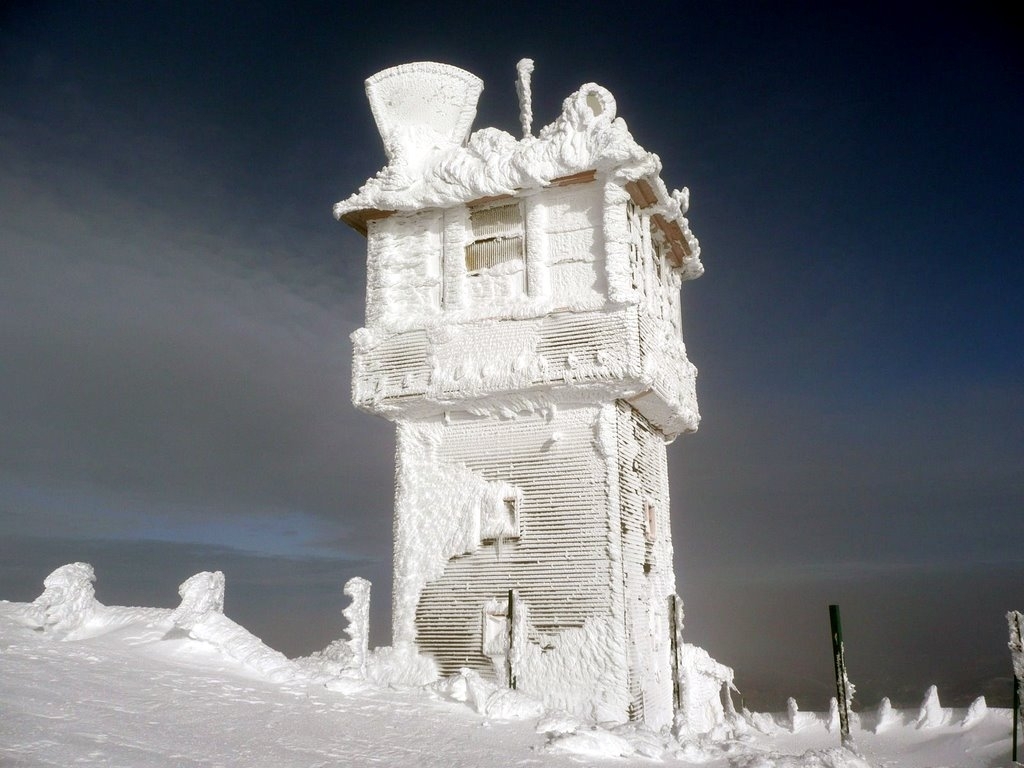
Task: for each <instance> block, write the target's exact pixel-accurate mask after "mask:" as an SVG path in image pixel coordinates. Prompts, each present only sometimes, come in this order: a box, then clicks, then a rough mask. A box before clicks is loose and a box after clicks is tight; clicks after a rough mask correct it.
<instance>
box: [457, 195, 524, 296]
mask: <svg viewBox="0 0 1024 768" xmlns="http://www.w3.org/2000/svg"><path fill="white" fill-rule="evenodd" d="M469 225H470V237H471V240H470V241H469V243H468V244H467V245H466V273H467V275H468V276H469V277H470V279H474V280H480V281H487V280H490V281H497V282H500V283H502V284H504V285H505V288H504V290H498V291H497V292H496V293H495V294H494V295H508V294H511V295H522V294H524V293H525V292H526V230H525V227H524V224H523V204H522V202H521V201H519V200H515V201H513V202H511V203H509V202H505V203H501V204H499V205H490V206H487V207H485V208H475V209H473V210H471V211H470V212H469Z"/></svg>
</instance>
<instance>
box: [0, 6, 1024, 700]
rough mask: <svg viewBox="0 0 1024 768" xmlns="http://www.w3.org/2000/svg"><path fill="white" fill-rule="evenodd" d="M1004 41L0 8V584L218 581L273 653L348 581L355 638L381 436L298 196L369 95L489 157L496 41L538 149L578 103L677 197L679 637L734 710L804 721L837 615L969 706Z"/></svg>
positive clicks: (379, 474)
mask: <svg viewBox="0 0 1024 768" xmlns="http://www.w3.org/2000/svg"><path fill="white" fill-rule="evenodd" d="M1020 37H1021V27H1020V25H1019V22H1012V21H1011V20H1010V19H1009V18H1008V17H1007V16H1004V15H1000V13H999V12H997V11H996V10H994V8H990V7H988V6H986V5H985V4H978V3H974V4H970V5H967V4H964V5H961V6H958V7H950V8H946V9H944V10H942V9H936V8H930V9H928V10H927V13H923V12H918V11H917V10H915V8H914V7H913V6H912V5H907V4H895V5H893V4H887V5H881V4H879V5H874V4H867V3H858V4H856V5H852V6H850V7H849V8H847V9H838V10H837V9H833V8H828V7H826V4H820V3H819V4H806V5H803V4H784V5H783V4H779V5H774V6H769V5H767V4H734V3H716V4H707V5H705V4H696V3H664V4H662V3H645V4H638V5H636V6H628V5H627V6H623V5H621V4H620V5H615V6H610V5H603V4H595V3H587V4H583V3H567V4H562V5H560V6H558V7H557V8H555V7H552V6H551V5H550V4H548V5H541V6H532V5H530V4H516V5H507V6H485V5H477V6H474V7H472V8H465V9H463V8H456V7H454V6H453V7H451V8H448V7H444V6H438V5H431V6H427V5H424V6H423V7H422V8H419V9H416V10H412V11H410V10H403V11H402V12H401V13H400V12H399V11H398V10H397V8H389V6H387V4H377V5H374V6H372V7H366V8H364V7H361V6H353V5H351V4H348V5H346V6H345V7H341V6H340V5H338V4H319V3H298V4H292V3H272V2H263V3H260V2H257V3H247V4H244V5H241V4H240V5H237V6H229V5H226V4H225V5H216V6H214V7H208V4H202V3H104V2H99V3H74V2H72V3H21V4H17V5H12V6H7V7H5V10H3V11H0V103H2V104H3V109H2V110H0V424H3V429H2V430H0V548H2V554H3V557H2V558H0V597H3V598H8V599H30V598H32V597H34V596H35V594H37V593H38V591H39V590H40V585H41V582H42V579H43V577H44V576H45V575H46V574H47V573H48V572H49V570H51V569H52V568H53V567H56V566H57V565H59V564H61V563H62V562H66V561H68V560H90V561H91V562H93V564H94V565H95V566H96V569H97V574H98V577H99V581H98V585H97V590H98V594H99V597H100V599H101V600H104V601H106V602H110V603H135V604H144V605H174V604H175V602H176V599H177V596H176V587H177V585H178V584H179V583H180V582H181V581H184V579H185V578H186V577H187V576H189V575H191V573H193V572H194V571H196V570H201V569H204V568H221V569H223V570H225V572H226V574H227V584H228V596H227V607H228V611H229V613H231V614H232V615H233V616H234V617H235V618H237V619H239V620H240V621H242V622H243V623H245V624H246V625H247V626H250V627H251V628H253V629H254V630H255V631H256V632H257V633H258V634H261V635H262V636H263V637H264V639H266V640H267V641H268V642H270V643H271V644H272V645H275V646H276V647H279V648H281V649H283V650H285V651H287V652H290V653H299V652H306V651H310V650H314V649H316V648H318V647H322V646H323V645H325V644H326V643H327V642H328V641H330V640H331V639H333V637H335V636H337V635H338V634H339V633H340V630H341V626H342V621H341V619H340V615H339V614H340V609H341V608H342V607H343V604H344V601H343V599H342V597H341V594H340V590H341V585H342V583H343V581H344V579H346V578H348V577H349V576H353V575H363V576H366V577H368V578H370V579H371V580H372V581H373V582H374V584H375V590H376V591H375V598H374V619H375V625H374V633H375V639H376V640H377V642H379V643H383V642H386V637H387V626H386V622H387V611H388V599H387V590H388V588H389V581H390V576H389V574H388V572H389V568H390V565H389V562H390V514H391V504H392V466H393V437H392V430H391V426H390V425H389V424H387V423H386V422H384V421H380V420H376V419H373V418H371V417H369V416H366V415H363V414H359V413H357V412H355V410H354V409H353V408H352V407H351V405H350V404H349V401H348V387H349V373H348V368H349V363H350V348H349V342H348V334H349V333H351V332H352V331H353V330H354V329H355V328H357V327H358V326H359V324H360V322H361V318H362V311H363V306H362V294H363V289H364V274H363V265H364V258H365V253H364V244H363V241H362V239H361V238H360V237H359V236H358V235H357V234H356V233H354V232H352V231H349V230H348V229H347V228H346V227H344V226H343V225H341V224H339V223H337V222H336V221H334V220H333V218H332V217H331V214H330V211H331V206H332V204H333V203H334V202H335V201H337V200H339V199H342V198H344V197H347V196H348V195H349V194H350V193H351V192H353V191H354V190H355V189H357V188H358V187H359V186H360V185H361V184H362V182H363V181H365V179H366V178H368V177H369V176H371V175H372V174H373V173H375V172H376V170H377V169H378V168H379V167H380V166H381V165H383V163H384V161H385V158H384V153H383V149H382V147H381V144H380V139H379V137H378V136H377V133H376V130H375V128H374V126H373V121H372V117H371V115H370V111H369V108H368V105H367V103H366V101H365V97H364V94H363V90H362V83H363V80H364V79H365V78H366V77H367V76H369V75H371V74H373V73H374V72H376V71H378V70H380V69H383V68H385V67H388V66H392V65H394V64H399V63H403V62H406V61H414V60H440V61H445V62H447V63H451V64H454V65H457V66H460V67H463V68H465V69H468V70H469V71H471V72H473V73H475V74H476V75H478V76H480V77H481V78H483V80H484V82H485V91H484V94H483V96H482V98H481V101H480V109H479V113H478V118H477V121H476V127H477V128H479V127H484V126H490V125H494V126H496V127H499V128H503V129H505V130H508V131H510V132H512V133H515V132H517V129H518V124H517V117H518V111H517V105H516V101H515V93H514V88H513V82H514V78H515V64H516V61H517V60H518V59H519V58H521V57H523V56H530V57H532V58H533V59H534V60H535V61H536V64H537V69H536V72H535V74H534V80H533V90H534V114H535V126H537V127H539V126H540V125H542V124H544V123H547V122H550V121H551V120H553V119H554V117H555V116H556V115H557V113H558V110H559V105H560V103H561V100H562V99H563V98H565V97H566V96H567V95H569V93H571V92H572V91H574V90H575V89H576V88H577V87H578V86H579V85H580V84H581V83H584V82H588V81H594V82H598V83H600V84H602V85H604V86H606V87H608V88H609V89H610V90H611V91H612V93H613V94H614V95H615V97H616V100H617V102H618V113H619V115H620V116H621V117H623V118H624V119H625V120H626V122H627V123H628V125H629V127H630V129H631V130H632V132H633V134H634V136H635V137H636V139H637V140H638V141H639V142H640V143H641V144H642V145H644V146H645V147H646V148H648V149H650V150H652V151H655V152H657V153H658V154H659V155H660V156H661V158H662V160H663V163H664V172H663V177H664V178H665V180H666V182H667V183H668V184H669V185H670V186H682V185H687V186H689V188H690V190H691V193H692V204H691V211H690V217H689V218H690V221H691V224H692V227H693V229H694V232H695V233H696V234H697V236H698V237H699V238H700V240H701V243H702V248H703V260H704V263H705V265H706V268H707V273H706V274H705V275H704V276H703V277H702V278H701V279H700V280H698V281H696V282H693V283H690V284H688V285H686V286H685V288H684V296H683V302H684V324H685V331H684V332H685V335H686V340H687V345H688V349H689V352H690V356H691V358H692V359H693V361H694V362H695V364H696V365H697V367H698V369H699V370H700V377H699V380H698V395H699V397H700V401H701V410H702V413H703V419H704V420H703V422H702V425H701V428H700V431H699V432H698V433H697V434H696V435H694V436H689V437H684V438H682V439H680V440H679V441H677V442H676V443H675V444H674V445H673V446H672V448H671V450H670V463H671V466H670V472H671V474H672V483H673V494H674V497H673V524H674V529H673V534H674V537H675V548H676V561H677V573H678V578H679V586H680V591H681V593H682V595H683V598H684V600H685V601H686V604H687V606H688V607H687V630H688V633H689V636H690V638H691V639H692V640H693V641H695V642H698V643H700V644H703V645H705V646H707V647H708V648H709V650H710V651H711V652H712V654H713V655H715V656H716V657H717V658H719V659H720V660H721V661H723V662H725V663H728V664H732V665H733V666H735V667H736V670H737V679H738V682H739V685H740V687H741V689H743V688H746V693H747V695H748V696H749V700H750V702H751V703H753V704H755V705H761V706H777V707H781V706H782V703H783V702H784V700H785V698H784V697H785V696H787V695H790V694H795V695H797V696H798V697H803V698H802V699H801V703H802V704H803V701H804V700H805V699H806V700H807V701H808V704H807V706H809V707H810V706H817V707H822V706H824V703H825V702H826V700H827V696H828V695H829V690H830V689H829V686H830V678H829V675H830V671H829V670H830V667H829V664H830V660H829V656H828V654H829V649H828V644H827V640H828V637H827V629H826V627H827V625H826V624H825V622H826V621H827V618H826V605H827V604H828V603H829V602H839V603H840V604H841V605H842V606H843V609H844V623H845V625H846V627H847V635H848V646H849V651H848V662H849V665H850V671H851V675H852V676H853V678H854V681H855V682H858V675H859V677H860V682H861V688H860V690H861V692H862V693H861V695H862V697H864V700H865V701H864V703H865V704H869V705H870V704H873V703H874V702H875V701H877V698H878V697H880V696H881V695H890V696H893V697H894V700H895V697H896V696H897V695H900V696H905V697H907V698H910V699H912V698H914V697H916V696H918V695H920V694H923V691H924V688H925V687H926V686H927V685H928V684H930V683H932V682H938V683H940V686H943V685H944V686H945V687H946V689H947V690H949V691H950V692H951V695H952V694H953V693H954V692H955V695H958V696H961V697H970V696H971V695H976V694H977V693H981V692H985V693H988V694H989V695H990V698H992V697H995V698H994V699H992V700H998V697H999V696H1003V697H1004V698H1005V697H1006V694H1005V692H1006V691H1008V690H1009V684H1008V683H1006V685H1005V686H1003V683H1004V682H1005V678H1007V677H1008V675H1009V665H1008V661H1007V659H1006V649H1005V637H1004V635H1005V631H1004V623H1003V618H1002V614H1003V613H1004V612H1005V611H1006V610H1008V609H1010V608H1017V609H1020V607H1021V604H1022V603H1024V587H1022V586H1021V585H1022V584H1024V579H1022V576H1024V557H1022V555H1021V552H1022V549H1021V542H1022V541H1024V522H1022V521H1024V515H1022V514H1021V510H1022V509H1024V503H1022V502H1024V472H1022V471H1021V465H1022V458H1024V438H1022V435H1024V385H1022V382H1024V376H1022V373H1024V371H1022V368H1024V364H1022V355H1021V349H1022V347H1024V343H1022V342H1024V338H1022V336H1024V333H1022V327H1024V324H1022V314H1024V313H1022V309H1021V306H1022V302H1021V300H1020V295H1021V292H1022V289H1024V265H1022V259H1021V258H1020V253H1021V248H1020V243H1021V242H1024V225H1022V217H1021V215H1020V212H1021V211H1022V210H1024V172H1022V171H1024V168H1022V162H1021V141H1020V126H1021V124H1022V117H1024V96H1022V94H1024V88H1022V86H1024V60H1022V56H1021V53H1020V46H1019V40H1020ZM858 654H860V655H859V656H858ZM940 690H941V688H940ZM897 691H899V692H900V693H899V694H897ZM872 697H874V698H872Z"/></svg>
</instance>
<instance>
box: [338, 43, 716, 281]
mask: <svg viewBox="0 0 1024 768" xmlns="http://www.w3.org/2000/svg"><path fill="white" fill-rule="evenodd" d="M428 65H429V66H436V65H433V64H432V63H420V64H410V65H404V66H406V67H420V66H423V67H426V66H428ZM396 69H397V68H396ZM387 71H388V72H390V71H391V70H387ZM413 71H415V70H413ZM382 74H383V73H382ZM466 74H468V73H466ZM371 80H373V78H371ZM367 92H368V93H370V85H369V81H368V85H367ZM375 99H377V100H378V101H380V99H379V97H377V96H376V94H375V95H374V96H371V104H373V103H374V100H375ZM472 113H474V114H475V101H474V103H473V106H472ZM465 114H466V113H465V112H463V113H461V114H460V117H463V118H464V116H465ZM615 114H616V104H615V98H614V97H613V96H612V94H611V93H610V92H609V91H608V90H607V89H605V88H603V87H602V86H600V85H597V84H596V83H587V84H585V85H583V86H581V87H580V89H579V90H578V91H576V93H574V94H572V95H571V96H569V97H568V98H567V99H566V100H565V101H564V102H563V104H562V114H561V115H559V117H558V118H557V119H556V120H555V121H554V122H553V123H551V124H550V125H547V126H545V127H544V128H542V129H541V131H540V134H539V135H538V136H536V137H534V136H526V137H524V138H523V139H521V140H516V138H515V137H514V136H512V135H511V134H509V133H506V132H505V131H501V130H498V129H497V128H484V129H481V130H479V131H476V132H475V133H473V134H472V135H470V137H469V140H468V142H467V143H466V144H465V146H462V145H457V146H452V145H451V142H447V143H446V142H443V141H441V142H434V143H433V144H431V143H430V142H429V141H427V140H423V139H417V140H416V141H415V142H412V140H410V147H412V146H413V145H414V144H415V149H409V150H408V151H404V150H402V149H398V150H396V148H395V147H396V144H395V140H394V139H393V138H391V137H393V136H395V135H396V134H397V133H399V132H401V131H402V130H405V129H404V128H398V127H391V126H386V127H385V128H382V129H381V134H382V137H383V138H384V141H385V147H386V148H387V151H388V155H389V159H390V162H389V163H388V165H387V166H385V167H384V168H383V169H382V170H381V171H380V172H379V173H378V174H377V175H376V176H374V177H373V178H372V179H370V180H368V181H367V182H366V184H364V185H363V187H362V188H361V189H360V190H359V191H358V192H356V194H354V195H352V196H351V197H349V198H348V199H347V200H343V201H341V202H339V203H337V204H336V205H335V206H334V215H335V217H337V218H339V219H341V218H344V217H346V216H348V215H349V214H354V213H365V212H369V211H377V212H411V211H420V210H424V209H427V208H448V207H451V206H454V205H460V204H465V203H469V202H471V201H474V200H478V199H480V198H485V197H494V196H499V195H512V194H515V193H516V192H518V191H521V190H528V189H538V188H541V187H547V186H549V185H550V184H551V183H552V182H554V181H556V180H558V179H562V178H565V177H568V176H573V175H575V174H578V173H584V172H587V171H595V172H596V173H597V175H598V176H599V177H601V178H609V177H610V178H612V179H614V180H615V181H616V182H618V183H620V184H625V183H628V182H635V181H639V180H646V181H647V182H648V183H649V185H650V188H651V191H652V194H653V197H654V199H653V201H652V203H651V206H650V207H651V209H652V212H656V213H658V214H660V215H661V216H663V218H664V219H665V220H666V221H668V222H673V223H675V224H678V226H679V228H680V230H681V232H682V236H683V237H684V238H685V240H686V243H687V245H688V247H689V250H690V255H689V256H688V257H687V259H686V261H685V263H684V274H685V275H686V276H687V277H690V278H692V277H698V276H699V275H701V274H702V273H703V271H704V268H703V266H702V265H701V263H700V245H699V243H698V242H697V239H696V237H694V235H693V234H692V233H691V232H690V228H689V223H688V221H687V219H686V217H685V214H686V210H687V207H688V205H689V192H688V191H686V190H683V191H677V192H672V193H670V192H669V191H668V189H667V188H666V186H665V183H664V182H663V181H662V180H661V178H660V177H659V174H660V173H661V160H660V159H659V157H658V156H657V155H656V154H654V153H653V152H648V151H647V150H645V149H644V148H643V147H641V146H640V145H639V144H637V143H636V141H635V140H634V139H633V136H632V134H630V132H629V129H628V128H627V127H626V123H625V121H624V120H622V119H621V118H616V116H615ZM374 115H375V116H376V115H377V108H376V107H375V108H374ZM469 119H470V122H471V121H472V114H471V115H470V118H469ZM378 125H380V121H379V120H378ZM425 133H426V134H427V135H428V136H434V134H435V133H436V131H434V130H433V129H432V128H431V127H430V125H429V124H427V125H426V127H425ZM446 144H447V145H446Z"/></svg>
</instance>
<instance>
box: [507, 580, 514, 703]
mask: <svg viewBox="0 0 1024 768" xmlns="http://www.w3.org/2000/svg"><path fill="white" fill-rule="evenodd" d="M515 602H516V591H515V590H514V589H510V590H509V591H508V652H507V653H506V654H505V666H506V667H507V669H508V687H509V688H511V689H512V690H515V688H516V675H515V672H514V671H513V670H512V653H513V649H514V648H515V642H516V621H515V618H516V615H515V607H514V606H515Z"/></svg>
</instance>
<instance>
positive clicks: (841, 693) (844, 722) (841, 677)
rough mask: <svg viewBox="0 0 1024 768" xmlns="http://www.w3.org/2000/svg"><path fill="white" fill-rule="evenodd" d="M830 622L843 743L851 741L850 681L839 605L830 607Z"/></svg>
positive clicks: (840, 731) (840, 730)
mask: <svg viewBox="0 0 1024 768" xmlns="http://www.w3.org/2000/svg"><path fill="white" fill-rule="evenodd" d="M828 619H829V624H830V625H831V627H832V658H833V660H834V661H835V671H836V700H837V701H838V703H839V733H840V736H841V738H842V743H843V745H844V746H845V745H847V744H849V743H850V699H851V698H852V697H851V695H850V691H849V685H850V681H849V679H848V678H847V676H846V654H845V652H844V650H843V624H842V621H841V620H840V618H839V606H838V605H830V606H829V607H828Z"/></svg>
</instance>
